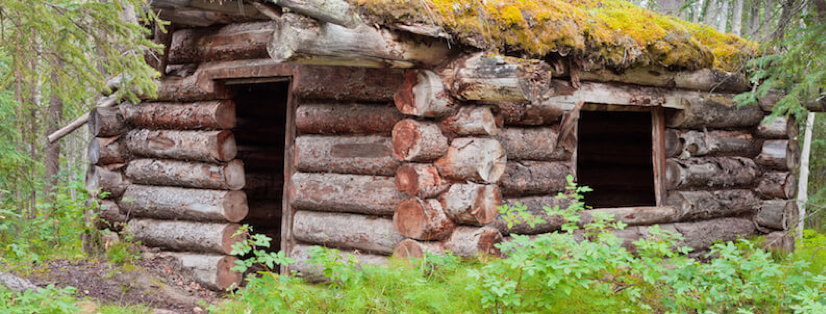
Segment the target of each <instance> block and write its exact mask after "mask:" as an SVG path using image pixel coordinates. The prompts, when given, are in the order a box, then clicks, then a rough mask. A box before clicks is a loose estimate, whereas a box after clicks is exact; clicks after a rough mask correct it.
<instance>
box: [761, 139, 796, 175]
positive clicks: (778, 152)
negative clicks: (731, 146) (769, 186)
mask: <svg viewBox="0 0 826 314" xmlns="http://www.w3.org/2000/svg"><path fill="white" fill-rule="evenodd" d="M754 161H755V162H756V163H757V164H759V165H761V166H764V167H767V168H769V169H775V170H791V171H796V170H797V165H798V162H799V161H800V149H799V147H798V145H797V141H796V140H767V141H765V142H763V150H762V151H761V152H760V155H758V156H757V158H755V159H754Z"/></svg>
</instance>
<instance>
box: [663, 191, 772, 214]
mask: <svg viewBox="0 0 826 314" xmlns="http://www.w3.org/2000/svg"><path fill="white" fill-rule="evenodd" d="M667 202H668V205H671V206H674V207H675V208H676V209H677V214H678V217H679V218H678V219H677V221H686V220H696V219H709V218H716V217H730V216H736V215H739V214H742V213H749V212H753V211H754V210H755V209H757V207H758V206H760V199H759V198H758V197H757V195H755V193H754V192H752V191H750V190H719V191H671V192H669V193H668V201H667Z"/></svg>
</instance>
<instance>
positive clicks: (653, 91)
mask: <svg viewBox="0 0 826 314" xmlns="http://www.w3.org/2000/svg"><path fill="white" fill-rule="evenodd" d="M552 86H553V88H554V94H553V95H552V96H550V97H547V99H545V100H543V101H542V102H541V106H545V107H555V108H559V109H562V110H566V111H567V110H571V109H572V108H574V106H576V105H577V104H578V103H580V102H582V103H587V104H593V105H600V106H602V108H607V109H610V110H634V109H639V108H640V107H655V106H661V107H665V108H678V109H681V108H683V106H684V104H683V103H682V101H681V98H682V96H685V95H689V96H696V95H697V94H699V93H691V92H678V91H674V90H668V89H664V88H656V87H646V86H639V85H628V84H616V83H597V82H581V83H580V86H579V87H575V86H574V85H573V83H572V82H570V81H567V80H553V82H552ZM606 105H607V106H606Z"/></svg>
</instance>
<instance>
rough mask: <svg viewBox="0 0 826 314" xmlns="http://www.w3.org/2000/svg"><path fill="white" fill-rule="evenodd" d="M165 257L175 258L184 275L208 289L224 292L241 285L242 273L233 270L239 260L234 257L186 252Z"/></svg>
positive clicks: (166, 253)
mask: <svg viewBox="0 0 826 314" xmlns="http://www.w3.org/2000/svg"><path fill="white" fill-rule="evenodd" d="M165 255H167V256H170V257H172V258H174V259H175V260H176V261H177V262H178V264H179V266H180V268H181V270H183V273H184V274H186V275H188V277H189V278H191V279H192V280H193V281H195V282H197V283H198V284H200V285H201V286H204V287H206V288H208V289H212V290H217V291H224V290H226V289H227V288H230V287H238V285H240V284H241V279H242V278H241V273H239V272H237V271H233V270H232V267H234V266H235V261H237V260H238V259H237V258H235V257H233V256H226V255H215V254H197V253H184V252H165Z"/></svg>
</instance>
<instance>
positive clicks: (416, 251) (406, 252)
mask: <svg viewBox="0 0 826 314" xmlns="http://www.w3.org/2000/svg"><path fill="white" fill-rule="evenodd" d="M425 252H427V249H425V248H424V246H423V245H422V244H421V243H419V242H418V241H416V240H411V239H404V240H403V241H402V242H399V244H398V245H397V246H396V249H395V250H393V256H394V257H398V258H422V257H424V256H425Z"/></svg>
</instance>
